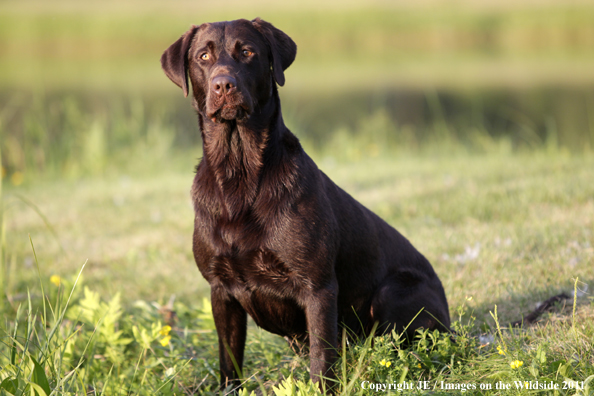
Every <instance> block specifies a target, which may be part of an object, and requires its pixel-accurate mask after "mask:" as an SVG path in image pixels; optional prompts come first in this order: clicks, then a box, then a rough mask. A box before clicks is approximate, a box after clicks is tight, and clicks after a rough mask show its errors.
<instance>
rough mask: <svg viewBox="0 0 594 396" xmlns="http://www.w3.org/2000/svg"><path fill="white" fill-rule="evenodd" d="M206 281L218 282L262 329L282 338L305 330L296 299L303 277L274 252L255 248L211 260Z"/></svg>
mask: <svg viewBox="0 0 594 396" xmlns="http://www.w3.org/2000/svg"><path fill="white" fill-rule="evenodd" d="M206 275H207V279H208V278H209V282H211V283H213V282H219V283H220V284H222V285H223V286H224V287H225V288H226V289H227V291H228V292H229V293H230V294H231V295H233V297H235V299H237V301H238V302H239V303H240V304H241V305H242V307H243V308H244V309H245V310H246V312H247V313H248V314H249V315H250V316H251V317H252V318H253V319H254V321H255V322H256V323H257V324H258V325H259V326H260V327H262V328H264V329H266V330H268V331H271V332H274V333H277V334H281V335H295V334H299V333H302V332H303V331H305V315H304V313H303V310H302V309H301V308H300V307H299V304H298V301H297V299H298V296H299V295H301V294H302V291H303V290H302V289H303V287H304V286H305V285H304V283H303V281H302V277H301V276H299V275H298V274H297V273H296V271H294V270H293V269H292V268H290V266H289V265H287V264H286V263H284V262H283V261H281V260H280V259H279V258H278V257H277V256H276V255H275V254H274V253H273V252H271V251H269V250H266V249H258V250H254V251H251V252H248V253H244V254H230V255H221V256H216V257H214V258H213V259H212V260H211V262H210V264H209V268H208V273H207V274H206Z"/></svg>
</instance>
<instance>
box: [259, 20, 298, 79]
mask: <svg viewBox="0 0 594 396" xmlns="http://www.w3.org/2000/svg"><path fill="white" fill-rule="evenodd" d="M252 24H253V25H254V27H255V28H256V29H257V30H258V31H259V32H260V33H261V34H262V35H263V36H264V37H265V38H266V41H268V45H269V47H270V52H271V54H272V72H273V75H274V79H275V81H276V83H277V84H278V85H280V86H283V85H285V74H284V73H283V72H284V71H285V70H286V69H287V67H289V66H291V63H293V61H294V60H295V55H297V44H295V42H294V41H293V40H291V38H290V37H289V36H287V35H286V34H285V33H284V32H282V31H280V30H279V29H277V28H275V27H274V26H272V24H270V23H268V22H266V21H263V20H262V19H260V18H256V19H254V20H253V21H252Z"/></svg>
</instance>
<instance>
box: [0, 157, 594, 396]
mask: <svg viewBox="0 0 594 396" xmlns="http://www.w3.org/2000/svg"><path fill="white" fill-rule="evenodd" d="M354 153H355V154H353V157H352V158H350V159H349V158H345V157H342V158H340V157H339V158H336V157H333V156H330V152H329V151H324V150H320V151H319V152H317V153H316V154H315V157H316V160H317V162H318V164H319V165H320V166H321V168H322V169H323V170H324V171H325V172H327V173H328V174H329V175H330V176H331V177H332V178H333V179H334V180H335V181H336V182H337V183H338V184H339V185H341V186H343V187H344V188H345V189H346V190H347V191H349V192H350V193H351V194H352V195H354V196H355V197H356V198H357V199H359V200H360V201H361V202H363V203H364V204H366V205H367V206H368V207H370V208H371V209H373V210H374V211H376V212H377V213H378V214H380V215H381V216H382V217H384V218H385V219H387V220H388V221H389V222H390V223H391V224H393V225H394V226H395V227H397V228H398V229H399V230H400V231H401V232H403V233H404V235H405V236H407V237H408V238H409V239H410V240H411V241H412V242H413V243H414V244H415V246H417V248H419V249H420V250H421V251H422V252H423V253H424V254H425V255H426V256H427V257H428V258H429V259H430V261H431V262H432V263H433V265H434V267H435V269H436V271H437V272H438V274H439V276H440V277H441V279H442V281H443V284H444V287H445V289H446V293H447V296H448V300H449V302H450V307H451V314H452V318H453V319H454V320H457V321H458V324H457V325H456V326H457V328H458V336H457V337H458V338H457V341H456V343H455V344H452V343H451V342H449V338H448V337H444V336H441V337H437V338H435V339H434V338H432V337H433V335H431V334H428V333H424V334H421V339H420V341H419V343H417V344H415V345H414V346H413V347H412V348H409V349H401V348H400V347H399V346H398V345H399V344H398V338H397V335H386V336H384V338H381V339H379V340H376V342H375V343H374V344H373V347H370V346H369V345H368V346H365V344H364V343H363V341H364V340H362V343H361V344H358V346H351V347H350V348H349V349H347V351H346V352H343V359H344V360H343V361H341V362H340V363H339V364H340V369H339V373H340V375H339V379H340V381H341V384H340V385H339V389H340V391H339V393H342V394H368V393H366V391H364V390H363V389H362V388H361V382H362V381H371V382H372V383H392V382H393V381H395V382H397V383H398V382H400V381H401V380H406V381H413V382H415V383H416V381H418V380H421V379H422V380H427V381H429V382H430V383H431V386H433V384H434V383H435V381H437V384H438V386H440V385H441V381H442V380H443V381H445V382H447V383H451V384H461V383H465V384H469V383H473V384H476V386H479V385H480V384H481V383H484V384H491V385H493V386H495V384H497V382H498V381H501V382H502V383H510V384H512V386H514V385H513V381H514V380H518V381H520V380H521V381H530V380H532V381H536V380H538V381H544V380H547V381H554V382H556V383H559V384H561V385H562V381H563V380H564V379H571V380H576V381H585V380H586V378H588V377H589V376H591V375H593V374H594V362H593V361H592V356H593V354H592V352H593V351H592V345H591V339H592V337H594V326H593V325H592V321H591V318H592V315H593V314H594V305H593V302H592V299H591V297H589V296H590V294H583V293H578V295H579V297H578V298H577V300H576V302H577V305H576V309H575V313H574V312H573V307H572V302H571V301H569V302H568V303H567V306H565V307H558V308H557V309H556V310H555V311H554V312H553V313H550V314H545V315H544V318H543V319H542V320H541V322H540V323H539V324H538V325H537V326H535V327H532V328H530V329H526V330H515V331H509V330H506V329H505V327H507V325H506V324H507V323H509V322H511V321H513V320H517V319H519V318H520V317H521V314H522V313H526V312H528V311H530V310H532V309H533V308H534V306H535V304H536V303H537V302H538V301H543V300H544V299H546V298H547V297H549V296H551V295H553V294H556V293H559V292H560V291H567V292H571V291H572V290H573V287H574V283H575V281H576V279H577V278H579V281H578V283H577V285H578V288H580V289H582V290H583V289H585V285H586V284H589V285H591V284H592V281H593V278H592V272H591V268H592V262H593V260H594V249H593V246H594V235H593V234H592V232H593V230H594V224H593V219H594V199H593V197H594V174H593V173H592V172H591V171H589V170H590V169H593V167H594V158H592V157H591V156H570V155H568V154H564V153H563V152H552V153H546V151H545V150H537V151H535V152H531V153H529V152H527V153H516V154H510V153H507V154H506V153H505V152H503V153H498V152H495V153H490V154H483V155H477V154H468V153H465V149H464V148H463V147H462V148H459V149H458V151H457V152H456V155H451V154H450V155H447V154H443V155H441V156H438V155H435V154H432V153H431V152H430V151H429V152H427V153H425V154H423V153H417V154H414V155H411V154H408V155H407V154H406V153H401V154H400V155H397V156H392V157H388V156H387V155H384V154H381V153H380V154H377V153H376V151H374V150H372V151H371V152H365V151H363V152H362V153H359V154H358V156H357V153H356V152H354ZM197 154H199V153H192V152H185V153H184V156H185V157H187V159H188V161H187V168H186V171H183V172H182V171H179V164H173V165H169V166H168V165H166V164H167V162H164V166H163V167H162V169H161V170H160V171H157V172H154V173H152V174H150V175H149V174H140V175H135V174H130V175H111V174H108V175H104V176H88V177H85V178H80V179H75V180H68V179H66V180H59V179H54V178H50V179H49V180H43V179H41V178H38V179H36V180H31V181H29V182H27V183H25V184H22V185H20V186H13V185H11V184H10V182H9V180H7V179H5V183H4V190H3V200H2V202H3V205H4V211H3V212H2V213H3V224H4V230H5V231H4V233H3V239H2V240H3V241H4V243H3V254H2V258H3V261H2V262H3V268H2V271H3V272H2V274H3V284H2V288H3V290H4V299H3V301H2V303H3V305H2V306H3V308H2V309H3V312H2V314H3V315H2V316H3V317H4V318H5V320H4V322H3V323H2V327H3V329H4V330H3V331H4V338H3V340H4V341H3V343H2V344H1V345H0V361H1V363H0V366H1V367H2V371H0V377H1V378H12V379H13V380H10V381H13V382H10V381H9V382H6V384H12V385H6V387H5V388H4V389H5V391H8V392H9V393H12V394H20V393H18V391H16V390H15V392H11V391H10V390H11V389H12V390H14V389H20V390H21V391H23V390H26V391H27V392H28V391H29V390H30V388H27V386H28V385H27V384H29V383H31V382H34V383H35V381H37V382H39V381H41V382H43V380H42V379H43V375H41V373H42V372H43V373H44V375H45V376H46V377H47V381H48V382H47V383H48V386H49V387H50V389H51V390H52V391H53V392H54V394H80V392H82V391H83V390H84V389H87V390H90V389H94V390H95V391H96V394H145V393H156V394H172V393H176V394H181V393H184V392H186V393H190V392H191V391H192V390H194V391H195V390H196V389H199V390H200V392H202V393H203V394H209V392H213V390H214V389H215V385H216V372H217V365H218V363H217V357H216V356H217V354H216V347H215V345H216V343H215V338H216V335H215V333H214V332H213V325H212V319H211V318H210V317H209V311H208V304H206V305H204V303H203V301H202V298H203V297H204V296H206V295H208V287H207V285H206V283H205V281H204V280H202V279H201V277H200V275H199V273H198V271H197V269H196V268H195V265H194V263H193V259H192V256H191V251H190V244H191V232H192V231H191V230H192V209H191V205H190V201H189V193H188V191H189V185H190V183H191V179H192V172H191V169H192V164H193V162H194V158H195V157H196V156H197ZM373 155H376V157H373ZM357 158H359V159H358V160H357ZM40 214H42V215H43V216H41V215H40ZM29 238H31V240H32V241H33V243H34V246H35V251H36V254H37V258H35V255H34V253H33V250H32V246H31V242H30V239H29ZM37 262H38V263H39V264H38V265H39V274H38V271H37V269H36V268H37V264H36V263H37ZM85 262H86V264H85V267H84V270H83V271H82V278H83V279H82V280H80V281H79V284H78V285H77V287H76V288H75V289H74V292H73V294H72V298H71V300H70V302H69V305H68V307H66V301H67V297H68V295H69V294H70V291H71V287H72V285H73V283H74V280H75V279H76V277H77V274H78V273H79V271H80V269H81V267H82V265H83V263H85ZM52 275H58V276H60V277H61V278H62V286H61V290H62V293H60V292H59V290H60V289H59V288H58V287H56V286H55V285H54V284H51V283H50V282H49V279H50V277H51V276H52ZM40 283H41V284H43V289H42V288H41V284H40ZM172 295H175V299H171V296H172ZM42 296H46V299H44V300H42ZM60 296H61V297H60ZM170 299H171V301H174V302H173V306H172V307H171V306H168V301H170ZM42 301H45V304H44V303H43V302H42ZM50 304H51V305H50ZM495 306H496V307H497V308H496V309H497V315H498V320H499V324H500V326H501V327H503V330H502V332H501V335H500V334H499V333H498V332H497V330H496V328H497V326H496V323H495V321H494V318H493V317H492V316H491V314H490V312H494V310H495ZM171 308H173V310H174V311H175V312H176V313H177V316H176V317H175V319H174V320H173V321H171V322H170V324H171V325H172V327H173V330H172V332H171V334H172V339H171V342H170V344H169V345H168V346H166V347H163V346H161V344H160V341H161V340H162V338H163V336H162V335H160V334H159V330H160V329H161V328H162V326H163V325H164V324H165V323H166V321H167V318H168V317H169V316H167V312H168V310H170V309H171ZM42 318H43V319H42ZM54 328H55V329H56V330H55V332H54V333H53V337H50V333H51V330H52V329H54ZM135 328H136V330H134V329H135ZM143 329H144V330H143ZM143 334H144V335H143ZM480 334H483V336H485V334H490V335H491V336H492V338H491V339H490V341H491V343H490V345H486V346H481V345H480V342H479V340H483V341H484V340H485V339H484V338H482V339H479V338H477V337H478V336H479V335H480ZM248 339H249V342H248V347H247V351H248V352H247V356H246V367H245V369H244V373H245V376H246V387H247V389H249V390H253V389H259V388H260V387H263V388H264V389H266V390H267V392H268V394H277V395H284V394H291V393H283V392H285V391H282V390H280V388H279V387H281V388H282V387H288V389H291V386H292V385H291V384H290V380H288V381H289V382H282V381H283V380H284V379H286V378H294V380H295V381H296V383H297V386H298V387H301V388H302V389H308V385H307V384H306V383H305V382H299V381H305V380H306V379H307V367H308V363H307V358H302V357H296V356H294V355H293V354H292V353H291V352H290V351H289V350H288V348H287V347H286V346H285V345H284V341H283V340H282V339H280V338H279V337H276V336H272V335H270V334H267V333H265V332H263V331H261V330H258V329H257V328H255V327H254V326H251V327H250V330H249V336H248ZM27 340H29V341H27ZM497 345H499V346H501V347H502V348H507V352H506V355H499V354H498V353H497V350H496V349H495V346H497ZM370 348H371V349H370ZM33 359H34V360H33ZM382 360H383V361H384V363H385V362H390V365H389V367H387V366H386V364H387V363H385V364H384V365H381V364H380V362H381V361H382ZM515 360H519V361H522V362H523V366H521V367H520V368H517V369H514V368H512V367H511V366H510V363H511V362H513V361H515ZM35 361H36V362H37V363H38V365H36V364H35ZM419 365H420V367H419ZM37 367H41V368H42V369H36V368H37ZM36 370H37V371H36ZM35 372H37V373H38V374H37V376H35V375H34V373H35ZM345 373H346V374H345ZM7 381H8V380H7ZM14 381H17V382H14ZM281 383H282V385H281ZM3 384H4V383H3ZM349 384H350V388H349ZM29 386H31V385H29ZM40 386H41V385H40ZM13 387H14V388H13ZM274 387H276V388H277V390H276V391H275V390H274V389H273V388H274ZM437 389H438V390H439V388H437ZM589 389H591V387H590V388H589ZM304 392H305V394H309V393H308V391H304ZM309 392H311V391H309ZM514 392H515V393H517V394H521V393H520V392H516V391H514ZM514 392H511V394H513V393H514ZM588 392H591V390H590V391H588ZM469 393H470V394H473V393H477V394H479V393H480V392H479V390H476V391H473V392H469ZM508 393H509V392H508ZM575 393H576V392H575V391H562V392H560V393H559V394H575ZM39 394H41V391H39ZM488 394H507V393H505V392H502V391H497V390H492V391H488ZM551 394H552V393H551ZM580 394H581V393H580ZM586 394H587V393H586Z"/></svg>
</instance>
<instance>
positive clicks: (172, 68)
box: [161, 25, 200, 96]
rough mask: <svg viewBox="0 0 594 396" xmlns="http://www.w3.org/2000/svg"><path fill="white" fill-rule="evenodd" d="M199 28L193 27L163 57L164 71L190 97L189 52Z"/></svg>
mask: <svg viewBox="0 0 594 396" xmlns="http://www.w3.org/2000/svg"><path fill="white" fill-rule="evenodd" d="M199 27H200V26H196V25H193V26H192V27H191V28H190V30H188V31H187V32H185V33H184V34H183V36H181V37H180V38H179V40H177V41H176V42H175V43H173V44H171V46H170V47H169V48H167V49H166V50H165V52H163V55H162V56H161V67H162V68H163V71H164V72H165V74H166V75H167V77H169V79H170V80H171V81H173V82H174V83H175V84H176V85H177V86H178V87H180V88H181V89H183V91H184V96H188V50H189V49H190V44H191V43H192V39H193V38H194V35H195V34H196V31H197V30H198V28H199Z"/></svg>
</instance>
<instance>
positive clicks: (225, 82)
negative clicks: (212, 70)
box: [211, 76, 237, 96]
mask: <svg viewBox="0 0 594 396" xmlns="http://www.w3.org/2000/svg"><path fill="white" fill-rule="evenodd" d="M236 86H237V81H235V79H234V78H233V77H231V76H216V77H215V78H213V79H212V83H211V87H212V90H213V91H214V92H215V93H216V94H217V95H219V96H221V95H226V94H228V93H230V92H231V91H233V90H234V89H235V87H236Z"/></svg>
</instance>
